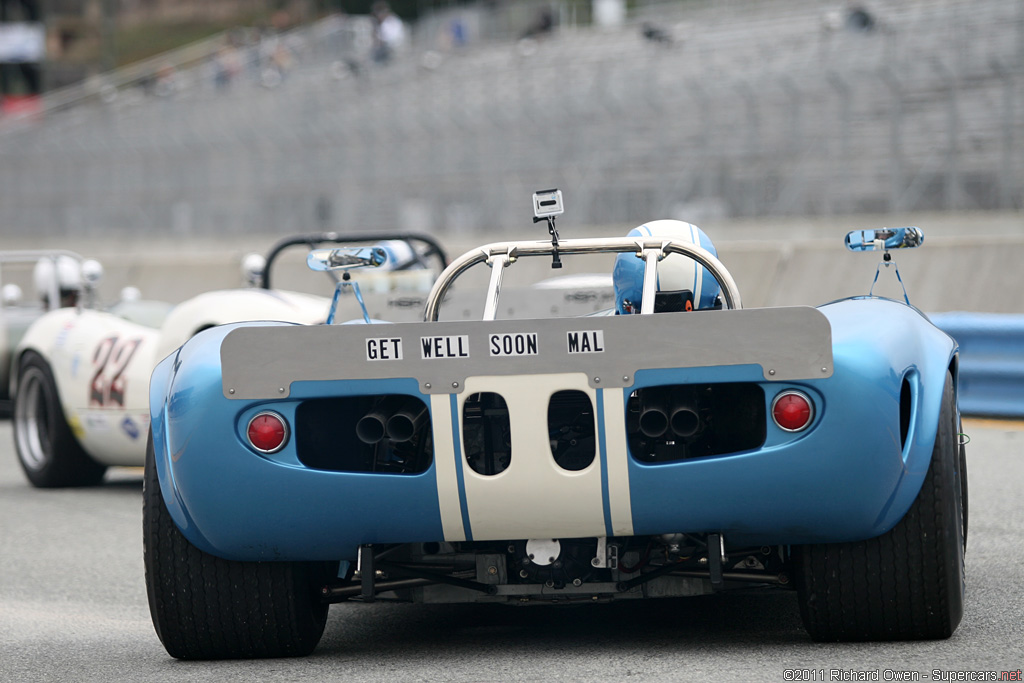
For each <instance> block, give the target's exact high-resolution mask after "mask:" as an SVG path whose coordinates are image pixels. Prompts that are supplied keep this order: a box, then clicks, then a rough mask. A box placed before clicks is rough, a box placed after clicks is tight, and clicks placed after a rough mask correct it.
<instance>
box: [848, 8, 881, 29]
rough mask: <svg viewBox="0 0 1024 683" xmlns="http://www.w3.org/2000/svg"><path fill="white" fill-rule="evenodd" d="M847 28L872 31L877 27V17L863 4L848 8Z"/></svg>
mask: <svg viewBox="0 0 1024 683" xmlns="http://www.w3.org/2000/svg"><path fill="white" fill-rule="evenodd" d="M846 28H848V29H850V30H851V31H870V30H872V29H873V28H875V17H874V16H873V15H872V14H871V12H869V11H868V10H867V9H866V8H864V7H863V6H861V5H851V6H850V7H849V8H848V9H847V10H846Z"/></svg>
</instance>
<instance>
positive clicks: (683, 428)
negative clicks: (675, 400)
mask: <svg viewBox="0 0 1024 683" xmlns="http://www.w3.org/2000/svg"><path fill="white" fill-rule="evenodd" d="M669 424H670V425H671V427H672V433H673V434H675V435H676V436H680V437H688V436H693V435H694V434H696V433H697V432H698V431H699V430H700V415H698V414H697V411H695V410H693V409H692V408H688V407H682V408H676V410H675V411H673V413H672V417H671V418H670V419H669Z"/></svg>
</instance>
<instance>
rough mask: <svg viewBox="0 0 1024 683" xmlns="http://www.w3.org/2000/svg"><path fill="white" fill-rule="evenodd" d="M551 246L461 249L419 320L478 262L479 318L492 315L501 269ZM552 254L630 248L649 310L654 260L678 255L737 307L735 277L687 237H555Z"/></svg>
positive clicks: (435, 310)
mask: <svg viewBox="0 0 1024 683" xmlns="http://www.w3.org/2000/svg"><path fill="white" fill-rule="evenodd" d="M554 249H555V247H554V246H553V245H552V244H551V242H548V241H536V242H533V241H531V242H495V243H492V244H485V245H484V246H481V247H477V248H476V249H473V250H471V251H468V252H466V253H465V254H463V255H462V256H459V257H458V258H456V259H455V260H453V261H452V262H451V264H450V265H449V266H448V267H447V268H445V269H444V271H443V272H442V273H441V274H440V275H439V276H438V278H437V280H436V281H435V282H434V286H433V288H432V289H431V290H430V294H429V295H427V303H426V306H425V307H424V310H423V320H424V321H426V322H433V321H436V320H437V318H438V314H439V313H440V308H441V302H442V301H443V300H444V296H445V294H446V293H447V292H448V288H449V287H450V286H451V285H452V283H453V282H454V281H455V280H456V279H457V278H458V277H459V276H460V275H461V274H462V273H464V272H466V271H467V270H469V268H471V267H472V266H475V265H476V264H478V263H487V264H488V265H489V266H490V267H491V279H490V282H489V283H488V286H487V295H486V297H487V298H486V301H485V304H484V316H483V319H484V320H494V319H495V316H496V314H497V308H498V296H499V294H500V292H501V279H502V272H503V271H504V269H505V267H507V266H509V265H511V264H513V263H515V261H516V260H517V259H518V258H520V257H522V256H551V255H552V254H553V250H554ZM557 249H558V253H559V254H560V255H562V256H566V255H570V254H601V253H629V252H635V253H636V255H637V258H642V259H644V264H645V266H644V284H643V301H642V302H641V309H640V312H641V314H647V313H653V312H654V292H655V290H656V286H657V263H658V261H660V260H661V259H663V258H664V257H665V256H668V255H669V254H682V255H684V256H688V257H690V258H692V259H693V260H694V261H696V262H697V263H699V264H701V265H702V266H704V267H705V268H707V269H708V271H710V272H711V275H712V276H713V277H714V278H715V279H716V280H717V281H718V284H719V285H720V286H721V288H722V299H723V300H724V303H725V307H726V308H729V309H738V308H743V305H742V303H741V302H740V291H739V288H738V287H737V286H736V281H735V280H733V278H732V275H730V274H729V271H728V270H727V269H726V267H725V266H724V265H723V264H722V262H721V261H719V260H718V259H717V258H715V256H714V255H713V254H711V252H709V251H707V250H706V249H703V248H701V247H699V246H697V245H695V244H692V243H690V242H682V241H679V240H674V239H672V238H667V237H609V238H592V239H570V240H560V241H559V242H558V247H557Z"/></svg>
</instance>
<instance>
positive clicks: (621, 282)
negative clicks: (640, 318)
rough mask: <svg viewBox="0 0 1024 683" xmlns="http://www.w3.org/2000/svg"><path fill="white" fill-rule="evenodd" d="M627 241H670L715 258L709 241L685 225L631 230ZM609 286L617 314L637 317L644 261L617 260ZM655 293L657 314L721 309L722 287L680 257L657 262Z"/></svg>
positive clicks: (656, 224)
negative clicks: (635, 239)
mask: <svg viewBox="0 0 1024 683" xmlns="http://www.w3.org/2000/svg"><path fill="white" fill-rule="evenodd" d="M629 237H672V238H674V239H677V240H679V241H683V242H690V243H691V244H696V245H697V246H699V247H702V248H703V249H705V250H706V251H709V252H711V254H712V255H713V256H714V257H715V258H718V252H717V251H716V250H715V245H714V244H713V243H712V242H711V238H710V237H708V236H707V235H705V234H704V231H703V230H701V229H700V228H698V227H697V226H696V225H691V224H690V223H686V222H684V221H676V220H660V221H651V222H650V223H644V224H643V225H641V226H640V227H638V228H633V229H632V230H630V231H629ZM612 283H613V284H614V286H615V309H616V312H618V313H620V314H625V313H639V312H640V304H641V301H640V300H641V298H642V296H643V287H644V260H643V259H642V258H639V257H638V256H637V255H636V253H634V252H629V253H621V254H619V255H618V256H616V257H615V268H614V270H612ZM657 292H658V300H657V301H656V302H655V310H656V311H659V310H660V311H688V310H694V309H709V308H718V307H720V306H721V303H720V302H721V299H720V298H719V294H721V287H720V286H719V284H718V281H717V280H716V279H715V276H714V275H712V274H711V273H710V272H708V269H707V268H705V267H704V266H702V265H701V264H699V263H697V262H696V261H694V260H693V259H691V258H690V257H688V256H684V255H683V254H669V255H668V256H666V257H665V258H663V259H662V260H661V261H659V262H658V283H657Z"/></svg>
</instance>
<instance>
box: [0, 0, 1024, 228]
mask: <svg viewBox="0 0 1024 683" xmlns="http://www.w3.org/2000/svg"><path fill="white" fill-rule="evenodd" d="M844 7H845V6H844V5H836V4H835V3H823V2H806V1H805V2H799V1H796V0H780V1H778V2H770V3H762V2H728V3H721V2H706V3H701V2H694V3H685V4H680V3H672V4H663V5H657V4H653V3H643V4H642V6H641V7H640V9H639V10H638V11H637V12H636V13H634V14H633V15H632V16H630V18H629V20H628V21H627V22H626V23H625V24H624V25H622V26H619V27H615V28H608V29H597V28H581V27H574V26H571V25H562V26H561V27H560V28H558V29H556V30H554V31H551V32H548V33H545V34H543V35H538V36H536V37H533V38H529V39H526V40H511V39H509V40H503V41H497V40H491V41H478V42H470V43H468V44H466V45H464V46H456V45H453V44H452V43H451V42H450V41H445V40H443V38H444V35H445V34H444V33H443V32H444V31H445V30H447V29H446V27H449V26H451V21H452V20H454V19H458V18H459V17H460V16H462V15H458V14H452V15H450V16H439V17H434V18H433V19H432V20H430V21H425V22H423V27H430V32H429V33H426V32H425V31H426V29H425V28H423V27H421V30H420V33H418V34H417V35H416V37H415V40H413V41H412V43H411V45H409V46H407V47H406V49H405V50H404V51H402V52H399V53H398V54H396V55H395V56H394V58H393V59H391V60H390V61H389V62H388V63H377V62H375V61H373V59H372V58H371V57H370V54H371V46H372V36H371V33H372V27H371V26H370V24H369V23H368V21H367V20H365V19H363V18H348V19H342V18H340V17H334V18H330V19H328V20H325V21H322V22H320V23H318V24H315V25H312V26H309V27H306V28H303V29H300V30H298V31H295V32H292V33H290V34H285V35H281V36H271V37H268V36H262V37H260V36H255V37H251V38H244V39H239V38H238V37H236V38H235V39H234V40H232V41H231V42H230V44H225V42H224V41H220V42H217V43H209V44H206V45H205V47H203V48H198V47H193V48H191V50H192V51H191V52H189V53H188V54H187V55H186V54H185V53H181V54H179V55H178V56H177V58H173V59H172V57H173V55H172V56H168V57H167V58H165V59H162V60H160V61H154V62H152V63H150V64H148V65H145V66H144V67H136V68H135V69H134V70H132V71H130V72H121V73H120V74H111V75H108V77H107V78H106V79H103V80H101V81H98V82H94V83H91V84H88V85H87V86H83V88H82V89H80V90H79V91H77V92H65V93H57V94H55V95H53V96H51V97H50V98H49V100H48V102H47V104H46V105H45V106H46V108H45V110H44V113H43V114H42V115H41V116H40V117H38V118H37V119H34V120H24V121H8V122H4V123H2V124H0V159H2V160H3V161H2V163H0V234H3V235H5V236H19V237H30V236H31V237H39V238H40V239H45V238H60V237H61V236H67V235H75V236H78V237H81V236H89V235H96V236H110V235H121V234H123V235H139V234H143V235H144V234H149V235H160V236H171V237H180V238H187V237H189V236H195V235H211V234H216V235H224V236H231V235H239V234H284V233H293V232H313V231H320V230H326V229H335V230H360V231H364V230H394V229H412V230H419V231H444V232H447V233H459V232H463V233H467V234H468V233H477V232H487V231H492V230H500V229H507V228H511V227H520V226H526V225H529V220H530V216H531V214H530V213H529V212H530V201H529V199H530V195H531V194H532V192H533V191H535V190H537V189H540V188H547V187H559V188H561V189H563V191H564V192H565V196H566V206H567V211H566V215H565V216H564V218H563V220H562V223H561V225H564V226H572V225H610V224H616V225H629V224H633V223H638V222H642V221H645V220H650V219H653V218H663V217H677V218H685V219H688V220H692V221H695V222H700V221H701V220H705V219H708V218H713V219H719V218H727V217H747V216H780V215H781V216H786V215H836V214H847V213H864V212H871V213H884V212H907V211H925V210H927V211H935V210H958V211H971V210H991V209H1002V210H1021V209H1024V3H1020V2H1016V1H1014V0H973V1H971V0H934V1H932V0H928V1H925V0H906V1H900V2H897V1H896V0H889V1H886V2H877V3H874V4H873V5H872V6H871V8H872V24H871V26H869V27H867V28H864V27H860V28H856V27H853V26H850V25H849V24H848V23H847V19H848V17H847V16H846V15H844V14H843V12H845V9H844ZM462 11H468V10H462ZM480 11H485V10H480ZM484 19H486V17H483V18H480V17H477V18H476V19H475V20H474V21H483V20H484Z"/></svg>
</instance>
